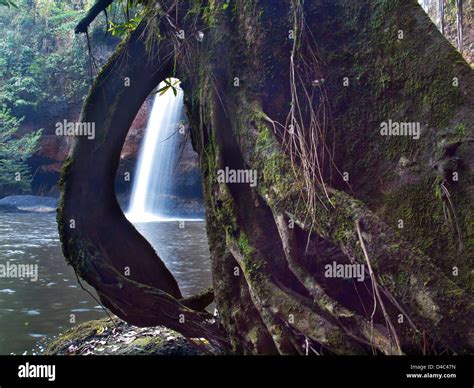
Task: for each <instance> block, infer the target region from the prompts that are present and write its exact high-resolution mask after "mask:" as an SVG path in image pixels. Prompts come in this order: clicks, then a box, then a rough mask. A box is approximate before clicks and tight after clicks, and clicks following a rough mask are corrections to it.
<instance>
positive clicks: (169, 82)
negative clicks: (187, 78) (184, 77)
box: [156, 78, 180, 96]
mask: <svg viewBox="0 0 474 388" xmlns="http://www.w3.org/2000/svg"><path fill="white" fill-rule="evenodd" d="M163 82H164V84H165V86H163V87H162V88H160V89H158V91H157V92H156V94H158V95H160V96H162V95H163V94H165V93H166V92H167V91H168V90H170V89H171V90H172V91H173V94H174V95H175V96H176V95H177V94H178V88H179V83H180V81H179V80H177V79H172V78H167V79H165V80H164V81H163Z"/></svg>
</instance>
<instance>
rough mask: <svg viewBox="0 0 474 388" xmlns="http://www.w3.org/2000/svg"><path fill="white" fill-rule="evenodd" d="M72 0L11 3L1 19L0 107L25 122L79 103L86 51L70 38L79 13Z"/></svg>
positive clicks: (84, 86)
mask: <svg viewBox="0 0 474 388" xmlns="http://www.w3.org/2000/svg"><path fill="white" fill-rule="evenodd" d="M76 3H77V2H75V1H67V2H65V1H42V0H35V1H31V0H16V4H17V5H18V6H19V7H20V8H21V12H20V11H19V10H17V9H14V8H10V9H7V10H6V11H3V12H2V14H1V15H0V103H1V104H2V105H3V106H7V107H8V108H10V109H11V111H12V114H13V115H14V116H17V117H23V116H24V117H25V120H26V121H27V122H30V121H36V119H37V118H38V117H39V116H43V115H44V114H45V113H56V112H61V111H63V110H64V109H65V108H67V107H68V106H70V105H71V104H74V103H76V104H77V102H78V101H79V102H80V101H81V99H82V97H83V96H84V95H85V93H86V91H87V88H88V62H87V48H86V45H85V42H84V40H83V39H81V38H79V37H76V36H74V33H73V30H74V26H75V25H76V24H77V22H78V21H79V19H80V18H81V17H82V16H83V15H84V10H82V9H80V8H79V7H78V4H76Z"/></svg>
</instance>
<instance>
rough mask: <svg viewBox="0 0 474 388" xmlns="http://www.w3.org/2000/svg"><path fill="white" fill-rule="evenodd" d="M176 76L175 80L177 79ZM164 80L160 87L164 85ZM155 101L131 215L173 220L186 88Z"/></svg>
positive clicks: (142, 219)
mask: <svg viewBox="0 0 474 388" xmlns="http://www.w3.org/2000/svg"><path fill="white" fill-rule="evenodd" d="M175 81H176V80H172V83H174V82H175ZM164 86H165V84H164V83H161V84H160V85H159V89H161V88H162V87H164ZM176 92H177V93H176V95H175V94H174V92H173V90H172V88H168V90H167V91H166V92H165V93H164V94H162V95H159V94H157V95H156V96H155V98H154V101H153V107H152V110H151V114H150V118H149V120H148V124H147V128H146V132H145V136H144V138H143V140H142V141H143V144H142V146H141V149H140V155H139V158H138V164H137V168H136V171H135V179H134V183H133V190H132V196H131V199H130V206H129V209H128V213H127V218H128V219H130V220H131V221H134V222H146V221H160V220H169V219H171V218H172V217H173V216H176V215H172V214H169V213H170V210H169V204H170V198H171V196H172V195H173V194H174V193H173V172H174V170H175V167H176V163H177V158H178V138H179V134H178V132H177V131H178V127H179V125H180V122H181V120H182V119H183V117H184V106H183V91H182V90H181V89H180V88H179V87H178V88H177V89H176Z"/></svg>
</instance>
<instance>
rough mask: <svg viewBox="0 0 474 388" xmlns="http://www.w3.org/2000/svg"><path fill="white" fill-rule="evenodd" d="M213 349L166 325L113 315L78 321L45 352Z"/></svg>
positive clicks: (195, 351) (151, 352)
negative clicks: (129, 321)
mask: <svg viewBox="0 0 474 388" xmlns="http://www.w3.org/2000/svg"><path fill="white" fill-rule="evenodd" d="M209 353H213V352H212V349H211V348H210V346H209V345H208V344H207V342H205V341H203V340H198V339H196V340H189V339H186V338H184V337H183V336H182V335H181V334H179V333H177V332H175V331H173V330H170V329H167V328H165V327H161V326H157V327H136V326H132V325H129V324H127V323H126V322H124V321H122V320H120V319H118V318H114V319H113V320H112V319H109V318H105V319H99V320H96V321H89V322H86V323H83V324H81V325H78V326H76V327H74V328H72V329H70V330H68V331H66V332H64V333H62V334H60V335H59V336H58V337H57V338H55V339H52V340H50V341H49V342H48V343H47V345H46V350H45V352H44V354H45V355H163V356H164V355H167V356H181V355H182V356H197V355H202V354H209Z"/></svg>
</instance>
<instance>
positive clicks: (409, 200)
mask: <svg viewBox="0 0 474 388" xmlns="http://www.w3.org/2000/svg"><path fill="white" fill-rule="evenodd" d="M187 5H188V3H187V2H183V3H178V6H179V7H181V8H178V10H177V12H175V11H176V10H175V9H170V10H169V11H170V12H168V13H167V16H164V15H163V13H162V11H163V10H166V9H167V4H166V2H163V3H162V4H161V7H162V8H161V9H160V10H158V11H155V13H156V15H155V16H156V17H155V16H153V17H149V18H147V19H146V20H145V21H144V22H143V23H142V26H141V27H139V29H138V30H137V31H135V32H134V33H133V34H132V36H131V37H130V38H129V40H128V43H125V44H124V45H122V46H121V47H120V48H119V49H118V53H117V54H116V55H115V57H114V58H112V60H111V62H110V63H109V64H108V65H107V66H106V67H105V69H104V70H103V72H102V73H101V75H100V76H99V77H98V80H97V81H96V82H95V86H94V87H93V88H92V90H91V93H90V96H89V99H88V100H87V101H86V102H85V104H84V109H83V115H82V120H83V121H93V122H95V123H96V128H97V131H98V138H97V139H96V140H95V141H94V142H90V141H88V140H86V139H82V138H81V139H77V140H76V144H75V147H74V149H73V151H72V154H71V157H70V159H69V161H68V164H67V165H66V167H65V169H64V174H63V201H64V204H63V206H62V207H61V209H60V212H59V224H60V230H61V239H62V243H63V247H64V252H65V255H66V257H67V258H68V260H69V262H70V263H71V264H72V265H73V266H74V267H75V269H76V270H77V271H78V273H79V275H80V276H81V277H83V278H84V279H86V280H87V281H88V282H89V283H91V284H92V285H93V286H94V287H95V288H96V289H97V290H98V292H99V295H100V297H101V299H102V300H103V301H104V302H105V303H106V305H107V306H108V307H109V308H110V309H111V310H112V311H113V312H114V313H116V314H117V315H119V316H120V317H122V318H123V319H125V320H127V321H129V322H132V323H136V324H141V325H148V324H164V325H167V326H169V327H172V328H173V329H176V330H178V331H180V332H182V333H183V334H184V335H187V336H191V337H205V338H208V339H209V340H211V341H214V342H215V343H216V344H218V345H219V346H222V347H224V348H226V349H227V348H228V349H230V350H232V351H234V352H237V353H265V354H270V353H279V354H295V353H296V354H305V353H325V354H327V353H335V354H353V353H362V354H364V353H372V352H375V353H384V354H401V353H422V352H426V353H436V352H442V351H445V350H448V351H450V352H456V353H465V352H469V351H472V350H473V348H474V328H473V327H474V326H473V318H472V315H473V314H472V312H473V295H472V292H473V281H472V279H473V267H472V258H473V256H474V255H473V250H474V241H473V240H472V238H473V222H472V219H473V218H472V215H473V211H472V210H473V204H472V192H473V191H472V184H473V176H472V167H473V162H474V160H473V158H474V156H473V153H472V145H471V143H472V129H473V125H474V110H473V109H472V106H473V105H474V104H473V103H474V96H473V93H474V88H473V87H472V86H473V84H474V83H473V81H474V76H473V73H472V70H471V69H470V68H469V67H468V65H467V64H466V63H465V61H464V60H463V59H462V57H461V55H460V54H459V53H457V52H456V51H455V49H454V48H453V47H452V46H450V44H449V43H448V42H447V41H446V40H445V39H444V38H443V36H442V35H441V34H440V33H439V32H438V31H437V29H436V27H435V26H434V25H433V24H432V23H431V21H430V20H429V18H428V16H426V15H425V14H424V12H423V10H422V9H421V7H420V6H419V5H418V4H417V2H416V0H400V1H398V0H393V1H390V2H386V1H381V0H380V1H378V0H362V1H357V2H354V1H349V0H331V1H329V0H314V1H311V2H302V1H298V0H292V1H290V0H286V1H284V0H278V1H249V0H245V1H244V0H236V1H232V2H230V3H229V5H228V6H222V4H221V3H219V2H214V1H209V2H207V3H206V4H202V5H201V7H199V9H197V8H196V7H191V8H188V7H187ZM168 6H169V5H168ZM171 11H172V12H171ZM170 15H173V17H172V18H171V16H170ZM174 15H175V16H174ZM158 23H161V24H160V31H161V34H162V37H163V36H164V37H165V38H164V39H161V40H160V42H159V43H156V44H157V45H158V46H157V47H155V50H150V49H149V47H148V50H147V45H145V44H144V43H143V42H144V40H143V39H140V37H142V35H143V34H142V33H143V31H145V35H147V31H148V32H149V31H150V28H145V27H144V26H145V25H146V26H147V27H150V25H154V24H156V25H158ZM180 30H183V31H184V33H185V35H184V39H181V38H182V37H183V35H182V33H181V32H182V31H180ZM202 33H203V34H204V35H202ZM148 36H150V34H148ZM198 38H199V39H198ZM125 53H127V58H128V60H127V61H122V60H120V58H121V56H123V55H125ZM173 57H174V58H173ZM165 58H166V59H165ZM173 59H175V60H176V64H177V66H175V67H172V62H171V61H172V60H173ZM167 60H168V61H170V62H169V63H168V62H167ZM124 62H125V63H126V65H123V63H124ZM120 64H122V65H120ZM171 75H172V76H174V77H177V78H179V79H181V80H182V87H183V89H184V92H185V104H186V107H187V113H188V118H189V121H190V124H191V125H190V128H191V131H192V133H191V135H192V139H193V145H194V147H195V149H196V151H197V152H198V153H199V155H200V163H201V173H202V177H203V190H204V195H205V201H206V221H207V230H208V237H209V244H210V250H211V265H212V273H213V283H214V287H213V294H214V298H215V302H216V305H217V309H218V311H219V318H218V319H211V317H210V316H209V315H207V314H206V313H205V312H204V311H203V310H202V307H203V306H204V305H205V304H206V303H204V302H203V301H208V296H209V294H205V297H200V298H197V299H196V300H197V301H198V303H195V302H196V300H194V299H193V303H191V302H190V300H184V299H182V297H181V295H180V293H179V289H178V287H177V285H176V282H175V281H174V278H173V277H172V275H171V274H170V273H169V272H168V271H167V270H166V268H165V267H164V265H163V264H162V263H161V261H160V260H159V259H158V258H157V257H156V255H155V254H154V252H153V251H152V249H151V248H150V247H149V245H148V243H146V241H145V240H144V239H143V238H141V237H140V236H139V234H138V233H137V232H136V230H135V229H134V228H133V227H132V226H131V224H129V223H128V221H127V220H126V219H125V217H124V216H123V214H121V211H120V209H119V208H118V205H117V203H116V200H115V197H114V193H113V178H114V174H115V171H116V168H117V164H118V158H119V154H120V149H121V146H122V145H123V142H124V139H125V136H126V132H127V129H128V127H129V125H130V123H131V121H132V120H133V117H134V115H135V114H136V112H137V111H138V109H139V106H140V104H141V102H143V100H144V99H145V98H146V96H147V95H148V94H149V93H150V91H151V90H152V89H153V88H154V87H155V86H156V85H157V84H158V83H159V81H161V80H163V79H164V78H166V77H169V76H171ZM124 77H129V78H130V80H131V85H132V87H131V88H129V89H127V88H125V87H124V85H123V82H122V81H123V78H124ZM388 122H393V123H414V124H416V123H419V128H420V133H419V138H418V136H415V135H414V136H411V137H410V136H382V134H381V131H380V128H381V124H382V123H388ZM413 128H415V129H416V128H418V127H417V126H416V125H415V126H414V127H413ZM226 168H227V169H229V170H234V171H239V170H240V171H243V170H245V171H248V172H250V173H252V172H253V171H255V173H256V174H257V182H258V183H257V185H252V184H249V183H248V182H247V183H231V182H221V181H220V180H219V179H218V174H219V171H221V170H225V169H226ZM71 219H75V220H76V225H75V226H76V228H75V229H71V228H70V220H71ZM183 259H184V258H183ZM333 262H336V263H338V264H345V265H349V264H352V265H353V266H354V265H356V264H360V265H363V266H364V268H365V271H366V272H365V273H366V276H365V280H364V281H362V282H359V281H357V280H356V279H338V278H328V277H327V276H325V272H326V271H325V268H326V265H328V264H329V265H330V264H332V263H333ZM124 267H131V268H133V269H134V270H132V274H133V276H132V277H131V278H130V277H127V276H125V275H123V268H124ZM183 317H185V319H182V318H183Z"/></svg>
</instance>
